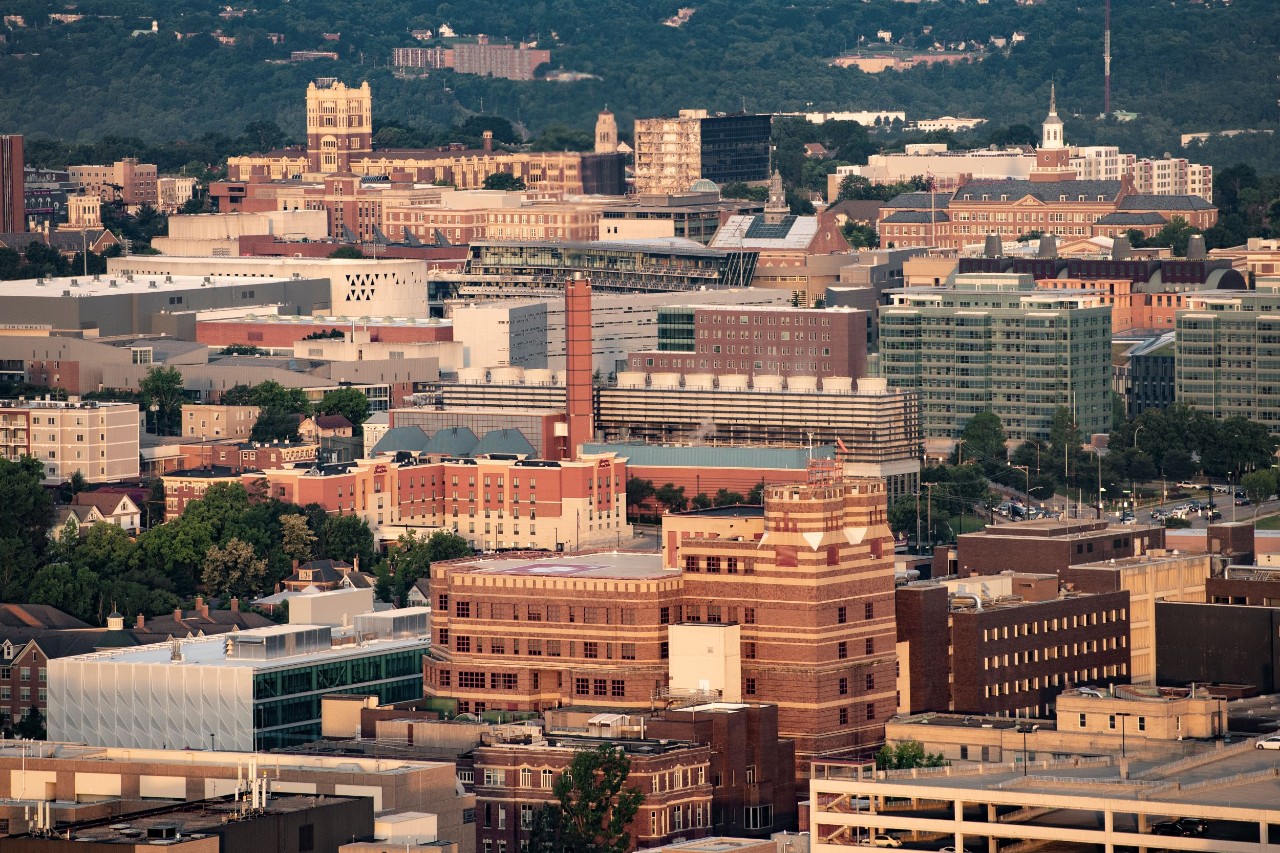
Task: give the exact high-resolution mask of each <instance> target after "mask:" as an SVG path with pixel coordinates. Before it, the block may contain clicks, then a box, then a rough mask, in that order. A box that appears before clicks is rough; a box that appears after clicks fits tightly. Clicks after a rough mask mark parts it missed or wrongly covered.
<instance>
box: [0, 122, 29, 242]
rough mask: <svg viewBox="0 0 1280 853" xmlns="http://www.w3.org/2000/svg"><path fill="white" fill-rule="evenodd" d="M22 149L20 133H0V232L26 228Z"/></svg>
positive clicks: (19, 230) (24, 229) (24, 166)
mask: <svg viewBox="0 0 1280 853" xmlns="http://www.w3.org/2000/svg"><path fill="white" fill-rule="evenodd" d="M22 150H23V148H22V136H21V134H17V133H5V134H0V234H19V233H22V232H24V231H26V230H27V209H26V197H25V196H24V189H25V182H26V171H25V170H26V161H25V160H24V159H23V156H22Z"/></svg>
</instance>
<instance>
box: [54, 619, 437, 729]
mask: <svg viewBox="0 0 1280 853" xmlns="http://www.w3.org/2000/svg"><path fill="white" fill-rule="evenodd" d="M316 632H320V633H322V634H323V635H324V636H323V640H324V642H323V643H319V644H318V643H317V637H316V636H313V635H315V634H316ZM329 633H330V629H329V628H327V627H324V626H314V625H282V626H276V627H272V628H258V629H254V630H251V631H241V632H237V633H236V634H234V635H233V636H227V637H217V638H203V637H201V638H192V639H188V640H179V641H176V642H174V643H173V644H168V643H160V644H155V645H149V646H135V647H131V648H124V649H108V650H104V651H100V652H92V653H89V654H84V655H75V656H72V657H66V658H58V659H56V660H52V661H50V662H49V686H48V690H49V693H48V697H49V698H48V728H49V735H50V737H51V738H54V739H58V740H65V741H71V742H84V743H91V744H96V745H99V746H115V747H126V748H140V749H171V748H172V749H183V748H189V749H206V748H215V749H222V750H239V751H244V752H248V751H250V750H268V749H275V748H277V747H283V746H291V745H296V744H299V743H305V742H308V741H313V740H317V739H319V737H320V700H321V698H322V697H323V696H325V695H327V694H334V693H348V694H352V693H354V694H363V695H372V696H377V697H378V699H379V701H380V702H384V703H385V702H399V701H403V700H406V699H414V698H417V697H420V696H422V656H423V654H424V653H425V652H426V650H427V648H428V645H429V640H428V638H427V637H426V636H421V637H413V638H404V639H373V640H366V641H365V642H363V643H355V642H351V643H346V644H338V645H334V644H332V642H331V641H330V638H329Z"/></svg>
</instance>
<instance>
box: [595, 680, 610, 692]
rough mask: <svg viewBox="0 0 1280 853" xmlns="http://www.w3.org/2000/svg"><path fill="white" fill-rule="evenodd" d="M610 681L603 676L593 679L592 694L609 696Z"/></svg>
mask: <svg viewBox="0 0 1280 853" xmlns="http://www.w3.org/2000/svg"><path fill="white" fill-rule="evenodd" d="M608 685H609V682H608V681H606V680H605V679H603V678H593V679H591V695H592V696H608V695H609V693H608Z"/></svg>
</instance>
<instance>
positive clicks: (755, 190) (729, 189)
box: [720, 181, 769, 204]
mask: <svg viewBox="0 0 1280 853" xmlns="http://www.w3.org/2000/svg"><path fill="white" fill-rule="evenodd" d="M720 197H721V198H741V199H746V200H747V201H758V202H760V203H761V204H764V203H765V202H766V201H768V200H769V188H768V187H753V186H749V185H747V184H744V183H743V182H742V181H738V182H736V183H732V184H725V185H724V189H722V190H720Z"/></svg>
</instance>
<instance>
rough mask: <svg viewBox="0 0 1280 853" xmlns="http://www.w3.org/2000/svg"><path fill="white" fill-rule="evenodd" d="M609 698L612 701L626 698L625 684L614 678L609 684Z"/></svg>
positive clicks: (621, 680)
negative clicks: (612, 699)
mask: <svg viewBox="0 0 1280 853" xmlns="http://www.w3.org/2000/svg"><path fill="white" fill-rule="evenodd" d="M609 696H610V697H612V698H614V699H625V698H627V682H626V681H624V680H623V679H621V678H615V679H613V680H612V681H610V682H609Z"/></svg>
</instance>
